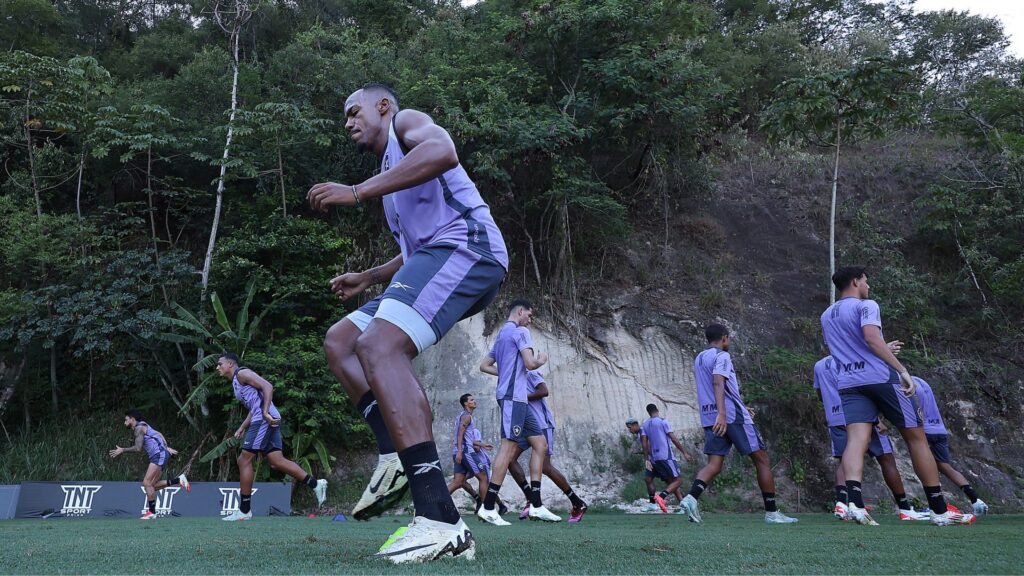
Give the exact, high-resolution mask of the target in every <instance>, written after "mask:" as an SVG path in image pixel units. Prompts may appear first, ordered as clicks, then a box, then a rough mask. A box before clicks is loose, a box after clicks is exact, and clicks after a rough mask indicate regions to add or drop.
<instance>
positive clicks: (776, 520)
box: [764, 510, 800, 524]
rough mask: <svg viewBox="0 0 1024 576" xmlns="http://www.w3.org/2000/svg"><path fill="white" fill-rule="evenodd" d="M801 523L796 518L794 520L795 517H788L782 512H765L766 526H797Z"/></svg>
mask: <svg viewBox="0 0 1024 576" xmlns="http://www.w3.org/2000/svg"><path fill="white" fill-rule="evenodd" d="M799 521H800V520H798V519H796V518H793V517H790V516H786V515H785V514H783V513H782V512H779V511H778V510H776V511H774V512H765V513H764V523H765V524H796V523H797V522H799Z"/></svg>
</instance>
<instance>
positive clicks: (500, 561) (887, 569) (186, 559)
mask: <svg viewBox="0 0 1024 576" xmlns="http://www.w3.org/2000/svg"><path fill="white" fill-rule="evenodd" d="M798 517H799V518H800V523H799V524H795V525H783V526H768V525H766V524H764V521H763V517H762V515H760V514H705V518H704V524H702V525H694V524H690V523H689V522H687V521H686V518H685V517H681V516H675V515H625V514H615V513H591V514H588V515H587V516H586V518H585V520H584V522H583V523H581V524H577V525H570V524H566V523H564V522H563V523H561V524H542V523H536V522H533V523H531V522H519V521H517V520H514V519H511V518H510V520H511V521H512V522H513V525H512V526H510V527H507V528H497V527H494V526H490V525H483V524H480V523H479V522H477V521H476V519H475V518H472V517H469V516H466V517H465V519H466V521H467V523H469V525H470V528H471V529H472V530H473V533H474V535H475V536H476V539H477V559H476V561H474V562H467V561H464V560H444V561H439V562H433V563H430V564H424V565H415V566H392V565H391V564H390V563H385V562H382V561H376V560H370V559H368V558H367V556H369V555H370V554H372V553H373V552H375V551H376V549H377V547H378V546H380V544H381V543H383V542H384V540H385V539H386V538H387V537H388V535H389V534H390V533H391V532H392V531H394V530H395V529H396V528H398V527H400V526H403V525H405V523H407V522H408V521H409V518H395V517H392V518H383V519H376V520H373V521H371V522H366V523H357V522H355V521H349V522H331V521H330V520H329V519H327V518H316V519H310V518H302V517H292V518H255V519H253V520H251V521H248V522H241V523H227V522H222V521H221V520H220V519H218V518H209V519H205V518H204V519H197V518H187V519H186V518H166V519H160V520H155V521H151V522H141V521H139V520H120V519H111V520H9V521H2V522H0V573H3V574H25V573H31V574H40V573H43V574H69V573H75V574H81V573H98V574H112V573H118V574H126V573H135V574H140V573H141V574H245V575H247V576H248V575H255V574H281V573H289V574H295V573H301V574H325V573H331V574H339V573H374V574H377V573H387V574H406V573H410V574H451V573H455V572H458V573H466V574H517V575H521V574H580V573H591V574H593V573H600V574H608V573H611V574H635V573H737V574H741V573H742V574H749V573H753V574H764V573H786V574H806V573H815V574H838V573H846V574H848V573H862V574H879V573H886V574H891V573H903V574H938V573H946V574H953V573H955V574H964V573H975V574H978V573H985V574H1014V573H1016V574H1020V573H1024V560H1022V557H1021V542H1022V540H1021V536H1020V535H1021V533H1022V532H1024V516H1017V515H1014V516H988V517H984V518H982V519H981V520H979V521H978V523H977V524H975V525H974V526H957V527H945V528H938V527H935V526H931V525H929V524H927V523H923V522H914V523H910V522H903V523H901V522H899V521H897V520H896V519H895V518H894V517H885V518H879V520H880V521H881V522H882V523H883V525H882V526H878V527H866V526H856V525H853V524H850V523H843V522H839V521H838V520H836V519H834V518H833V517H831V516H829V515H826V514H801V515H798Z"/></svg>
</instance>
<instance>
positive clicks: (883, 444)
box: [828, 426, 892, 458]
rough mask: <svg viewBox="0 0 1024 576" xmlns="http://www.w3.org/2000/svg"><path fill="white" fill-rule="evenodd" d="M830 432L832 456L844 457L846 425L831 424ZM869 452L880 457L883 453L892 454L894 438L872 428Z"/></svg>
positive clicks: (875, 456)
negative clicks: (891, 438)
mask: <svg viewBox="0 0 1024 576" xmlns="http://www.w3.org/2000/svg"><path fill="white" fill-rule="evenodd" d="M828 434H829V436H831V437H832V457H833V458H842V457H843V451H844V450H846V426H829V427H828ZM868 454H871V456H872V457H874V458H879V457H881V456H882V455H883V454H892V440H890V439H889V435H888V434H879V433H878V430H875V429H873V428H872V429H871V441H870V442H869V443H868Z"/></svg>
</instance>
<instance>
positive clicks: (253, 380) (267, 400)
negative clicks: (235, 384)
mask: <svg viewBox="0 0 1024 576" xmlns="http://www.w3.org/2000/svg"><path fill="white" fill-rule="evenodd" d="M238 381H239V382H241V383H242V384H247V385H249V386H252V387H253V388H255V389H257V390H259V391H260V398H262V399H263V407H262V408H263V420H265V421H266V422H267V423H268V424H270V425H271V426H276V425H277V424H279V423H280V422H281V421H280V420H278V419H276V418H274V417H273V416H271V415H270V404H271V403H272V402H273V397H274V386H273V385H272V384H271V383H270V382H267V381H266V380H264V379H263V377H262V376H260V375H259V374H257V373H255V372H253V371H252V370H242V371H240V372H239V373H238Z"/></svg>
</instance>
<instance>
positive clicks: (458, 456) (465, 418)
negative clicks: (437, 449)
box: [455, 414, 473, 464]
mask: <svg viewBox="0 0 1024 576" xmlns="http://www.w3.org/2000/svg"><path fill="white" fill-rule="evenodd" d="M472 419H473V417H472V416H470V415H469V414H463V415H462V418H459V431H458V432H457V433H456V435H455V438H456V442H455V445H456V449H455V462H457V463H459V464H462V447H463V446H465V445H466V444H465V442H466V428H469V423H470V421H472Z"/></svg>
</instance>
